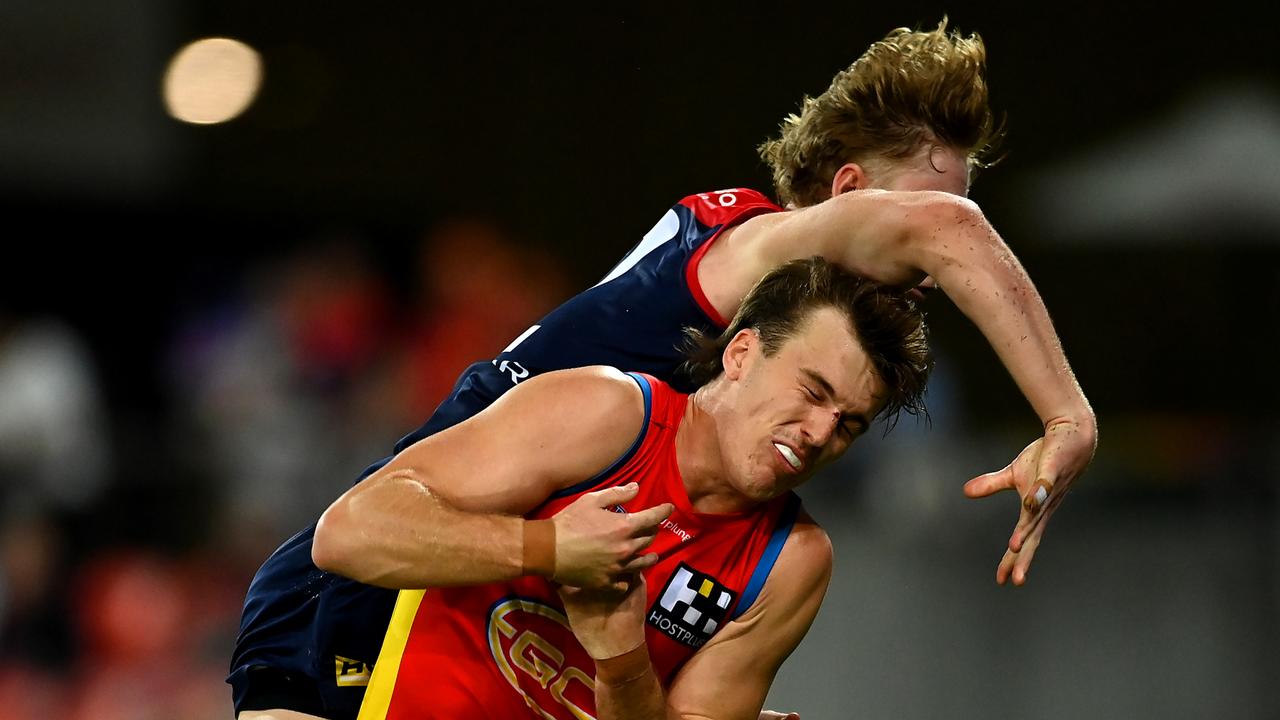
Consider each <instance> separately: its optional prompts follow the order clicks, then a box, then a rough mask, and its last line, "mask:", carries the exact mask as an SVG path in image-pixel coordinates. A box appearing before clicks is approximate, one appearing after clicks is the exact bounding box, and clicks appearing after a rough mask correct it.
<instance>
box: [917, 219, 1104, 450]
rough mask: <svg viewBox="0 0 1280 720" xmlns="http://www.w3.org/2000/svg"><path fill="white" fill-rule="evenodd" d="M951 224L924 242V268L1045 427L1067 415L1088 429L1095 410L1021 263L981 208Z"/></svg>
mask: <svg viewBox="0 0 1280 720" xmlns="http://www.w3.org/2000/svg"><path fill="white" fill-rule="evenodd" d="M957 212H959V211H957ZM948 227H949V228H950V231H949V232H947V233H945V234H937V235H933V236H932V237H930V238H929V239H928V240H927V241H926V242H925V243H922V246H923V247H922V250H921V251H920V253H919V258H920V267H921V269H922V270H923V271H924V272H926V273H928V274H929V275H931V276H932V277H933V278H934V280H935V281H937V283H938V285H939V287H941V288H942V290H943V291H944V292H945V293H946V294H947V296H948V297H950V298H951V300H952V302H954V303H955V304H956V306H957V307H958V308H959V309H960V311H961V312H963V313H964V314H965V316H966V317H968V318H969V319H970V320H971V321H972V322H973V323H974V324H975V325H976V326H977V327H978V329H979V331H980V332H982V334H983V335H984V336H985V337H986V338H987V340H988V342H990V343H991V346H992V348H993V349H994V350H995V351H996V354H997V355H998V356H999V358H1000V360H1001V362H1002V363H1003V364H1004V366H1005V367H1006V368H1007V369H1008V371H1009V373H1010V375H1011V376H1012V377H1013V379H1014V381H1015V382H1016V383H1017V385H1018V388H1019V389H1020V390H1021V391H1022V393H1023V395H1024V396H1025V397H1026V398H1027V400H1028V402H1029V403H1030V404H1031V406H1032V408H1033V409H1034V410H1035V412H1036V414H1037V415H1038V416H1039V417H1040V420H1041V421H1042V422H1043V423H1044V424H1045V425H1046V426H1049V425H1051V424H1053V423H1054V422H1059V421H1064V420H1065V421H1071V422H1075V423H1078V424H1080V425H1081V426H1087V428H1086V429H1088V430H1089V431H1090V432H1093V431H1094V429H1093V428H1094V423H1095V420H1094V416H1093V411H1092V409H1091V408H1090V406H1089V402H1088V400H1087V399H1086V398H1085V395H1084V392H1083V391H1082V390H1081V388H1080V385H1079V383H1078V382H1077V381H1076V377H1075V374H1074V373H1073V372H1072V370H1071V366H1070V364H1069V363H1068V362H1067V358H1066V354H1065V353H1064V352H1063V349H1062V344H1061V342H1060V341H1059V339H1058V335H1057V332H1056V331H1055V330H1054V327H1053V323H1052V321H1051V320H1050V317H1049V312H1048V310H1047V309H1046V308H1045V305H1044V301H1043V300H1042V299H1041V297H1040V294H1039V293H1038V292H1037V291H1036V288H1035V286H1034V285H1033V284H1032V281H1031V278H1030V277H1029V276H1028V275H1027V273H1026V271H1025V270H1024V269H1023V267H1022V264H1021V263H1019V262H1018V259H1017V258H1016V257H1014V255H1013V253H1012V252H1011V251H1010V250H1009V248H1008V246H1006V245H1005V243H1004V241H1003V240H1001V239H1000V237H999V236H998V235H997V234H996V232H995V229H994V228H992V227H991V225H990V224H989V223H988V222H987V221H986V220H985V218H982V216H981V213H978V212H976V211H975V212H974V214H973V215H972V216H969V217H965V216H963V215H960V216H959V217H957V218H956V219H955V220H954V221H953V222H952V223H950V224H949V226H948Z"/></svg>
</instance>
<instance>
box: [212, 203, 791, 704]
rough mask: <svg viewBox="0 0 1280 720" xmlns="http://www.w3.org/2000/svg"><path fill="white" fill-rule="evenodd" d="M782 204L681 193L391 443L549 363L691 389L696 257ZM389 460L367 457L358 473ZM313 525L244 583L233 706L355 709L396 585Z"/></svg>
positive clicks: (445, 421) (443, 422) (482, 403)
mask: <svg viewBox="0 0 1280 720" xmlns="http://www.w3.org/2000/svg"><path fill="white" fill-rule="evenodd" d="M781 209H782V208H780V207H778V206H777V205H776V204H774V203H773V202H772V201H770V200H769V199H768V198H767V197H765V196H764V195H762V194H761V193H759V192H756V191H754V190H746V189H733V190H718V191H715V192H710V193H700V194H698V195H691V196H689V197H687V198H685V199H683V200H681V201H680V202H679V203H678V204H677V205H675V206H674V207H672V208H671V209H670V210H668V211H667V212H666V214H665V215H663V216H662V219H661V220H659V221H658V223H657V224H656V225H654V226H653V229H651V230H650V231H649V232H648V233H647V234H645V236H644V238H643V239H642V240H641V241H640V243H639V244H638V245H636V246H635V247H634V248H633V249H632V250H631V252H629V253H628V254H627V255H626V257H624V258H623V260H622V261H621V262H620V263H618V265H617V266H615V267H614V268H613V270H611V271H610V272H609V274H608V275H606V276H605V277H604V278H603V279H602V280H601V281H600V282H599V283H597V284H596V285H595V286H594V287H592V288H590V289H588V290H586V291H585V292H582V293H580V294H578V295H577V296H575V297H573V298H572V299H570V300H569V301H567V302H565V303H564V304H563V305H561V306H560V307H558V308H556V309H555V310H553V311H552V312H551V313H549V314H548V315H547V316H546V317H544V318H543V319H542V320H541V321H540V322H539V323H538V324H536V325H534V326H532V327H530V328H529V329H528V330H526V331H525V332H524V333H522V334H521V335H520V336H519V337H518V338H516V339H515V340H514V341H512V343H511V344H510V345H508V346H507V348H506V349H505V350H503V351H502V352H501V353H500V354H499V355H498V356H497V357H496V358H494V359H493V360H491V361H485V362H478V363H476V364H474V365H472V366H471V367H469V368H467V370H466V371H465V372H464V373H463V374H462V376H461V377H460V378H459V379H458V382H457V384H456V385H455V386H454V389H453V392H452V393H451V394H450V395H449V397H448V398H447V399H446V400H445V401H444V402H443V403H441V405H440V407H439V408H437V409H436V411H435V413H433V414H432V416H431V418H430V419H429V420H427V422H426V423H425V424H423V425H422V427H420V428H418V429H417V430H415V431H414V432H412V433H410V434H409V435H406V436H405V437H404V438H402V439H401V440H400V442H399V443H397V444H396V446H395V451H396V452H397V453H398V452H400V451H401V450H403V449H404V448H406V447H408V446H409V445H412V444H413V443H415V442H417V441H418V440H421V439H422V438H424V437H427V436H429V435H432V434H434V433H437V432H439V431H441V430H443V429H445V428H448V427H450V426H452V425H456V424H457V423H460V422H462V421H463V420H466V419H467V418H469V417H471V416H473V415H475V414H476V413H478V412H480V411H481V410H483V409H484V408H486V407H488V406H489V405H490V404H491V403H492V402H493V401H494V400H496V399H497V398H498V397H499V396H501V395H502V393H504V392H506V391H507V390H509V389H510V388H512V387H514V386H515V385H516V384H517V383H519V382H521V381H523V380H525V379H527V378H530V377H532V376H534V375H537V374H539V373H543V372H548V371H551V370H561V369H565V368H572V367H582V366H585V365H611V366H613V367H617V368H620V369H623V370H630V371H639V372H644V373H648V374H650V375H653V376H655V377H657V378H659V379H661V380H663V381H665V382H667V383H669V384H671V385H673V386H674V387H675V388H677V389H678V390H680V391H682V392H688V391H691V390H692V388H691V387H690V386H689V383H688V381H687V379H686V378H683V377H681V376H680V375H679V374H678V373H677V369H678V368H679V366H680V364H681V362H682V360H683V357H682V354H681V346H682V343H683V338H684V329H685V328H686V327H694V328H698V329H700V330H704V331H710V332H716V331H718V330H719V329H720V328H722V327H724V326H725V325H726V324H727V323H726V322H725V319H724V318H721V317H720V316H719V315H718V313H717V312H716V310H715V309H714V308H713V307H712V306H711V304H710V303H709V302H708V301H707V299H706V296H705V294H704V293H703V292H702V288H701V286H700V285H699V283H698V275H697V271H698V263H699V261H700V260H701V258H702V256H703V255H704V254H705V252H706V250H707V249H708V248H709V247H710V246H711V243H712V241H714V239H715V238H716V237H717V235H718V234H719V233H720V232H721V231H722V230H723V229H724V228H726V227H729V226H731V225H734V224H737V223H739V222H742V221H743V220H745V219H747V218H748V217H751V216H754V215H760V214H763V213H770V212H778V211H780V210H781ZM389 460H390V458H385V459H383V460H381V461H379V462H377V463H374V464H373V465H371V466H370V467H369V468H367V469H366V470H365V471H364V472H363V473H362V474H361V475H360V478H361V479H363V478H364V477H367V476H368V475H369V474H371V473H372V472H374V471H376V470H377V469H378V468H380V467H382V466H383V465H384V464H386V463H387V462H388V461H389ZM314 532H315V527H314V526H312V527H310V528H307V529H306V530H304V531H303V532H301V533H299V534H298V535H296V536H294V537H293V538H291V539H290V540H289V541H288V542H286V543H285V544H284V545H282V546H281V547H280V548H279V549H278V550H276V552H275V553H273V554H272V555H271V557H270V558H268V559H267V561H266V563H264V564H263V566H262V568H261V569H260V570H259V571H258V573H257V575H255V577H254V579H253V583H252V584H251V585H250V587H249V592H248V596H247V597H246V600H245V608H244V614H243V616H242V618H241V626H240V635H239V637H238V638H237V642H236V648H235V653H234V655H233V657H232V663H231V670H232V673H231V676H230V678H229V679H228V681H229V682H231V684H232V686H233V687H234V689H235V704H236V708H235V709H236V712H237V713H239V712H240V711H242V710H254V709H269V708H280V707H283V708H286V709H292V710H297V711H300V712H309V713H312V714H318V715H323V716H324V717H332V718H347V717H350V718H354V717H355V716H356V712H357V711H358V709H359V706H360V699H361V697H362V696H363V692H364V686H365V685H366V684H367V682H368V672H369V668H371V667H372V664H373V662H374V660H375V659H376V658H377V656H378V651H379V649H380V645H381V642H382V637H383V632H384V630H385V629H386V627H387V622H388V621H389V619H390V617H391V609H392V606H393V604H394V602H395V598H396V591H395V590H387V589H384V588H375V587H371V586H367V585H362V584H360V583H357V582H355V581H352V580H348V579H346V578H343V577H340V576H337V575H333V574H331V573H326V572H324V571H322V570H320V569H318V568H316V567H315V565H314V564H312V562H311V541H312V538H313V536H314Z"/></svg>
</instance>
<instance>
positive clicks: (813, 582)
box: [561, 518, 831, 720]
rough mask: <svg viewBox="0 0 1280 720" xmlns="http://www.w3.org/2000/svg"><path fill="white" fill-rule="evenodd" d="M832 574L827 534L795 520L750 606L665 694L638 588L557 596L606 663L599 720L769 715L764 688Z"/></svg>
mask: <svg viewBox="0 0 1280 720" xmlns="http://www.w3.org/2000/svg"><path fill="white" fill-rule="evenodd" d="M830 577H831V543H830V541H829V540H828V539H827V536H826V533H824V532H823V531H822V530H821V528H819V527H818V526H817V525H815V524H813V522H812V520H811V519H808V518H805V519H803V520H801V521H800V522H797V524H796V526H795V528H794V529H793V530H792V534H791V536H790V537H789V538H788V539H787V543H786V545H784V546H783V550H782V553H781V554H780V555H779V557H778V561H777V564H776V565H775V566H774V568H773V571H772V573H771V574H770V576H769V579H768V581H767V582H766V583H765V585H764V588H763V589H762V590H761V593H760V596H759V597H758V598H757V600H756V602H755V604H754V605H753V606H752V608H750V609H749V610H748V611H747V612H746V613H745V614H744V615H743V616H742V617H741V618H739V619H738V620H735V621H733V622H731V623H729V624H727V625H726V626H725V627H724V628H723V629H721V630H720V631H719V632H718V633H716V635H715V637H713V638H712V639H711V641H710V642H708V643H707V644H706V645H704V646H703V647H702V648H700V649H699V650H698V652H696V653H694V655H693V657H692V658H690V659H689V661H688V662H687V663H685V666H684V667H683V668H681V670H680V673H679V674H678V675H677V676H676V678H675V680H674V682H673V683H672V685H671V688H670V691H669V692H668V693H666V694H665V697H664V693H663V690H662V687H661V685H660V683H659V681H658V678H657V676H656V675H655V673H654V670H653V666H652V664H651V663H650V662H649V658H648V651H647V648H646V646H645V644H644V628H645V624H644V623H645V621H644V612H645V605H644V601H645V595H644V585H643V582H642V581H640V582H638V583H637V584H636V586H634V587H633V588H631V590H630V591H629V592H628V593H627V594H625V595H621V596H619V595H617V594H613V595H612V596H611V595H610V594H609V593H607V592H600V591H579V590H573V589H565V590H562V591H561V597H562V599H564V601H565V609H566V611H567V612H568V615H569V624H570V625H571V626H572V627H573V631H574V633H575V635H577V637H578V639H579V641H580V642H582V644H583V647H584V648H586V650H587V652H588V653H589V654H590V655H591V656H592V657H594V658H606V660H604V661H602V660H600V659H597V661H596V683H595V689H596V709H597V712H598V716H599V717H600V719H601V720H639V719H641V718H644V719H651V718H683V719H685V720H707V719H710V718H715V719H716V720H721V719H725V720H732V719H734V718H741V719H742V720H757V718H760V717H771V716H774V715H775V714H772V713H762V711H761V706H762V705H763V704H764V700H765V697H766V696H767V695H768V692H769V686H770V685H771V684H772V683H773V678H774V675H775V674H776V673H777V671H778V668H779V667H781V665H782V662H783V661H784V660H785V659H786V658H787V656H789V655H790V654H791V652H792V651H793V650H794V649H795V648H796V646H797V645H799V643H800V640H801V639H802V638H803V637H804V634H805V633H806V632H807V631H808V629H809V625H810V624H811V623H812V622H813V618H814V617H815V616H816V615H817V612H818V607H819V606H820V605H821V603H822V598H823V595H824V594H825V593H826V588H827V583H828V581H829V580H830ZM620 656H621V657H620ZM610 658H613V659H610ZM619 662H620V663H621V665H617V664H616V663H619Z"/></svg>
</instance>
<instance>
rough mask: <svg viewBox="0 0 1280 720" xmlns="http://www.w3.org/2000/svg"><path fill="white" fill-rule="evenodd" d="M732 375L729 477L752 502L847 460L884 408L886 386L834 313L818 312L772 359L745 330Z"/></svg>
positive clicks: (724, 425) (733, 350) (724, 436)
mask: <svg viewBox="0 0 1280 720" xmlns="http://www.w3.org/2000/svg"><path fill="white" fill-rule="evenodd" d="M744 333H747V334H750V337H744V336H743V334H744ZM739 341H741V344H739ZM725 373H726V379H728V380H730V381H732V382H734V383H735V384H734V387H733V394H732V396H731V397H732V403H733V405H732V412H731V413H729V414H728V419H727V420H721V422H720V425H721V428H720V430H721V441H720V442H721V451H722V453H723V457H724V458H725V462H726V468H725V470H726V475H727V476H728V481H729V482H730V483H732V484H733V486H734V489H735V490H736V491H737V492H738V493H740V494H741V495H743V496H745V497H747V498H750V499H751V500H752V501H757V502H758V501H763V500H768V499H770V498H774V497H777V496H778V495H780V494H782V493H783V492H786V491H787V490H790V489H792V488H794V487H796V486H798V485H800V484H802V483H803V482H805V481H806V480H808V479H809V478H810V477H812V476H813V474H814V473H815V472H816V471H817V470H818V469H820V468H822V467H823V466H825V465H826V464H828V463H830V462H831V461H833V460H835V459H836V458H838V457H840V456H841V455H843V454H844V452H845V451H846V450H848V449H849V445H850V444H852V443H853V441H854V440H856V439H857V438H858V436H860V435H862V433H863V432H865V431H866V429H867V427H868V425H869V424H870V423H871V420H872V419H873V418H874V417H875V416H876V414H877V413H878V412H879V410H880V409H881V407H882V406H883V397H884V394H885V393H884V389H885V388H884V383H883V382H882V381H881V380H880V378H879V377H878V376H877V375H876V374H875V372H874V369H873V367H872V365H871V360H870V358H868V357H867V354H866V353H865V352H864V351H863V350H862V347H861V345H860V344H859V343H858V341H857V339H856V338H855V337H854V335H853V331H852V329H851V327H850V326H849V322H848V320H847V319H846V318H845V316H844V314H843V313H842V312H840V311H839V310H836V309H835V308H831V307H824V308H818V309H815V310H813V311H811V312H810V314H809V316H808V317H807V318H806V319H805V321H804V322H803V323H802V325H801V326H800V328H799V329H798V330H797V332H796V333H795V334H794V335H793V336H792V337H791V338H789V339H787V340H786V341H784V343H783V344H782V346H781V347H780V348H778V351H777V353H775V354H774V355H773V356H772V357H769V356H766V355H765V354H764V352H763V346H762V344H761V343H760V340H759V336H758V335H756V334H755V331H754V330H744V331H743V332H742V333H740V334H739V336H738V337H737V338H735V340H734V342H732V343H730V347H729V348H728V349H726V366H725Z"/></svg>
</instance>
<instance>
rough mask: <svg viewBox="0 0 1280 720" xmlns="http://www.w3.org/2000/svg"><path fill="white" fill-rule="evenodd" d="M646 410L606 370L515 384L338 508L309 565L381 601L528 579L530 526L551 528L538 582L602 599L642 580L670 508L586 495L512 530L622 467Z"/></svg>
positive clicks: (607, 494) (608, 493)
mask: <svg viewBox="0 0 1280 720" xmlns="http://www.w3.org/2000/svg"><path fill="white" fill-rule="evenodd" d="M643 402H644V401H643V397H642V395H641V393H640V390H639V388H638V387H637V386H636V384H635V382H633V381H632V380H631V379H630V378H629V377H626V376H625V375H623V374H622V373H620V372H618V371H616V370H613V369H611V368H600V367H596V368H582V369H576V370H567V371H561V372H555V373H547V374H546V375H542V376H538V377H536V378H533V379H530V380H528V381H527V382H524V383H521V384H520V385H519V386H517V387H515V388H513V389H512V390H511V391H509V392H508V393H506V394H505V395H504V396H503V397H502V398H500V399H499V400H498V401H497V402H495V403H494V404H493V405H492V406H490V407H489V408H488V409H486V410H485V411H483V412H481V413H480V414H478V415H476V416H475V417H473V418H471V419H469V420H467V421H466V422H464V423H461V424H459V425H457V426H455V427H452V428H450V429H448V430H445V431H443V432H441V433H439V434H437V435H434V436H431V437H428V438H426V439H424V440H421V441H419V442H417V443H415V444H414V445H412V446H410V447H408V448H406V449H405V450H404V451H403V452H401V453H400V454H399V455H397V456H396V457H395V458H393V459H392V460H391V461H390V462H389V463H388V464H387V465H386V466H385V467H383V468H382V469H381V470H379V471H378V472H376V473H374V474H372V475H370V476H369V477H368V478H366V479H365V480H363V481H362V482H360V483H359V484H357V485H356V486H355V487H353V488H351V489H350V490H348V491H347V492H346V493H345V494H344V495H343V496H342V497H340V498H338V500H337V501H335V502H334V503H333V505H331V506H330V507H329V509H328V510H326V511H325V513H324V515H323V516H321V518H320V522H319V524H318V525H317V527H316V534H315V542H314V545H313V547H312V558H313V560H314V561H315V563H316V566H317V567H320V568H322V569H325V570H329V571H331V572H336V573H339V574H342V575H346V576H348V577H351V578H353V579H355V580H358V581H360V582H363V583H367V584H373V585H380V586H383V587H393V588H419V587H437V586H445V585H470V584H477V583H485V582H494V581H500V580H506V579H511V578H514V577H518V576H520V575H522V574H524V573H525V572H526V570H527V568H526V567H525V561H526V554H525V550H526V548H525V538H526V537H528V536H527V535H526V533H527V532H528V531H529V528H530V524H531V523H552V526H553V528H554V533H553V535H554V564H553V568H551V569H550V570H551V571H550V572H543V573H542V574H545V575H548V576H550V577H553V578H555V579H557V580H560V581H562V582H572V583H574V584H579V585H585V586H599V585H605V584H610V583H612V582H614V581H615V580H616V575H617V574H618V573H622V572H628V571H633V570H635V569H640V568H644V567H648V566H649V565H651V564H652V561H653V560H654V559H656V558H654V557H653V556H650V555H640V554H639V553H640V551H641V550H642V549H643V548H644V547H646V546H647V545H648V543H649V541H650V540H651V539H652V535H653V533H655V532H656V526H657V524H658V523H659V522H661V520H662V519H663V518H665V517H666V516H667V515H668V514H669V513H670V510H671V508H670V506H668V505H663V506H659V507H657V508H650V509H648V510H645V511H642V512H638V513H632V514H629V515H623V514H619V513H614V512H610V511H609V510H606V509H605V508H607V507H610V506H612V505H614V504H617V503H621V502H625V501H627V500H629V499H631V498H632V497H634V495H635V491H636V489H635V488H634V487H632V486H624V487H617V488H609V489H606V490H601V491H598V492H594V493H587V494H585V495H584V496H583V497H582V498H579V500H577V501H575V502H574V503H573V504H572V505H570V506H569V507H567V508H565V509H564V510H562V511H561V512H560V513H559V514H557V515H556V516H555V517H554V518H552V519H551V520H549V521H547V520H541V521H539V520H534V521H526V520H524V519H522V518H520V517H519V515H520V514H522V513H525V512H528V511H529V510H531V509H533V508H535V507H537V506H538V505H539V504H541V503H542V502H543V501H545V500H546V499H547V497H548V496H550V495H551V494H552V493H554V492H555V491H557V490H559V489H561V488H564V487H567V486H569V485H572V484H574V483H576V482H580V481H582V480H585V479H587V478H590V477H592V476H593V475H595V474H596V473H597V472H599V471H600V470H602V469H604V468H605V467H607V466H608V465H609V464H610V463H612V462H613V461H614V460H616V459H617V458H618V457H619V456H621V455H622V454H623V453H624V452H625V451H626V450H627V448H628V447H630V445H631V443H632V442H634V440H635V438H636V436H637V435H638V434H639V432H640V430H641V425H642V423H643V418H644V405H643ZM546 527H547V526H545V525H544V526H542V529H546ZM547 549H548V550H551V548H547Z"/></svg>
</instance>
